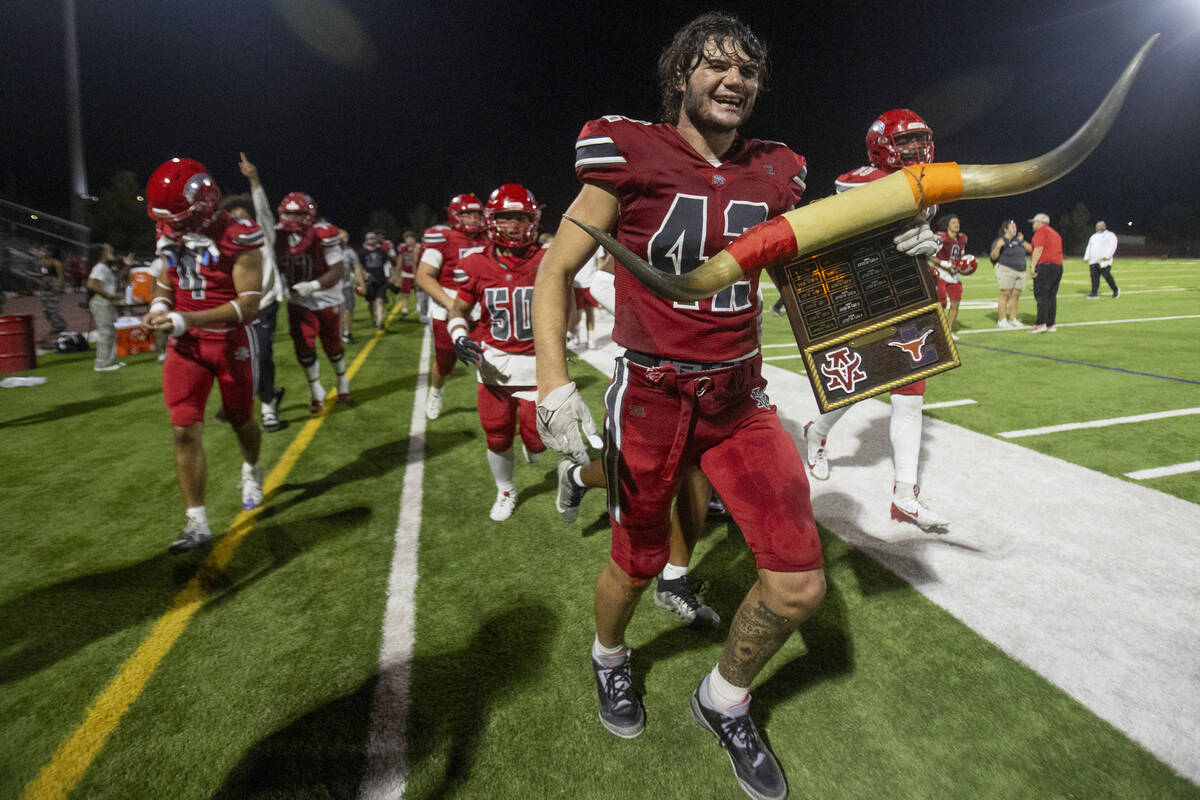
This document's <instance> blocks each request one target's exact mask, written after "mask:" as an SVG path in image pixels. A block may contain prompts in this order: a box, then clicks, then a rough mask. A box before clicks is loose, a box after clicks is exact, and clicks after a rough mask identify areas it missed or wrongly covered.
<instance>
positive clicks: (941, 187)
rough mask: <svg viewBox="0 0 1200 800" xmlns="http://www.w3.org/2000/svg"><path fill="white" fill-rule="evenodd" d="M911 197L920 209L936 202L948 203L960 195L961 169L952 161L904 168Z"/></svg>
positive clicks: (961, 187) (961, 188)
mask: <svg viewBox="0 0 1200 800" xmlns="http://www.w3.org/2000/svg"><path fill="white" fill-rule="evenodd" d="M904 177H906V178H908V185H909V188H910V189H912V193H913V199H914V200H916V201H917V205H918V206H919V207H920V208H921V210H922V211H924V210H925V209H927V208H929V207H930V206H935V205H937V204H938V203H949V202H951V201H952V200H958V199H960V198H961V197H962V191H963V185H962V170H960V169H959V168H958V164H957V163H956V162H954V161H943V162H940V163H937V164H921V165H916V164H914V165H912V166H909V167H905V168H904Z"/></svg>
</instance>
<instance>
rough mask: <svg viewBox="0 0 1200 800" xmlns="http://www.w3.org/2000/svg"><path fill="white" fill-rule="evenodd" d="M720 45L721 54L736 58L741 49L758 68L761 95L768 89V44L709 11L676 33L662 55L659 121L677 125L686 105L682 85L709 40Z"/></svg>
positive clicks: (734, 21)
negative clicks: (681, 82)
mask: <svg viewBox="0 0 1200 800" xmlns="http://www.w3.org/2000/svg"><path fill="white" fill-rule="evenodd" d="M710 39H711V40H712V41H713V42H714V43H716V45H717V47H718V48H719V49H720V51H721V53H723V54H724V55H726V56H728V57H731V58H734V57H737V56H738V50H739V48H740V49H741V50H742V52H744V53H745V54H746V56H747V57H748V58H749V59H750V63H751V64H753V65H754V66H755V67H757V69H758V93H759V94H762V93H764V92H765V91H766V89H767V67H768V64H767V44H766V42H764V41H763V40H762V39H760V38H759V37H758V35H757V34H755V33H754V31H752V30H750V26H749V25H747V24H746V23H744V22H742V21H741V20H740V19H738V18H737V17H735V16H733V15H732V14H725V13H722V12H720V11H709V12H708V13H706V14H701V15H700V16H698V17H696V18H695V19H693V20H692V21H691V22H689V23H688V24H687V25H684V26H683V27H682V28H680V29H679V31H678V32H676V34H675V38H673V39H672V40H671V43H670V44H669V45H667V46H666V47H664V48H663V51H662V53H661V54H659V56H658V88H659V92H660V94H661V95H662V104H661V106H659V118H660V119H661V121H663V122H671V123H673V122H675V121H676V120H677V119H678V118H679V109H680V107H681V106H682V105H683V89H681V88H680V86H679V83H680V80H681V79H682V80H683V81H684V82H686V81H687V78H688V76H689V75H691V74H692V70H694V69H695V68H696V66H697V65H699V63H700V60H701V59H702V58H703V57H704V46H705V45H706V44H707V43H708V41H709V40H710Z"/></svg>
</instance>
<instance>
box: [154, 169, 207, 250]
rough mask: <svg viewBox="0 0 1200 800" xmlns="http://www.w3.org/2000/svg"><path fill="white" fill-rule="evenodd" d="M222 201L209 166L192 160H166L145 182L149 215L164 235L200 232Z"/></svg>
mask: <svg viewBox="0 0 1200 800" xmlns="http://www.w3.org/2000/svg"><path fill="white" fill-rule="evenodd" d="M220 200H221V190H220V189H219V188H217V184H216V182H215V181H213V179H212V176H210V175H209V174H208V167H206V166H204V165H203V164H201V163H200V162H199V161H195V160H194V159H191V158H172V159H171V160H170V161H164V162H163V163H162V164H159V165H158V169H156V170H154V174H152V175H151V176H150V180H149V181H148V182H147V183H146V215H147V216H148V217H150V219H152V220H154V221H155V222H157V223H158V226H157V227H158V228H159V230H160V232H162V233H175V234H177V233H183V232H185V231H195V230H198V229H199V228H200V227H201V226H202V225H203V224H204V223H206V222H208V220H210V219H212V217H213V214H215V213H216V211H217V203H218V202H220Z"/></svg>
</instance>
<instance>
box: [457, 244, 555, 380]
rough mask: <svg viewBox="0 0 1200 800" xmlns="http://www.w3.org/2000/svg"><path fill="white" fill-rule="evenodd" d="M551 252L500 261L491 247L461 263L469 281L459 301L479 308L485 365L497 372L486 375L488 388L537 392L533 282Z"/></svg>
mask: <svg viewBox="0 0 1200 800" xmlns="http://www.w3.org/2000/svg"><path fill="white" fill-rule="evenodd" d="M544 255H546V251H545V250H544V249H542V248H541V247H538V246H536V245H534V246H532V247H530V248H528V249H527V250H526V251H525V252H524V253H523V254H522V255H519V256H500V255H499V254H497V253H496V246H495V245H494V244H492V243H491V242H488V244H487V246H486V247H485V248H484V251H483V252H482V253H472V254H471V255H469V256H467V257H466V258H464V259H463V260H462V261H461V262H459V269H460V270H461V272H462V274H463V276H464V280H463V281H462V282H461V283H459V284H458V297H459V299H461V300H464V301H465V302H467V303H469V304H472V305H474V304H476V303H478V304H479V305H480V306H481V307H482V308H481V313H482V316H481V318H480V325H481V327H482V328H483V337H482V343H483V346H484V359H485V360H486V361H487V362H488V363H489V364H490V365H491V366H492V367H494V368H495V369H480V370H479V371H478V373H479V380H480V381H481V382H482V383H500V384H505V385H508V386H536V385H537V370H536V369H535V363H534V354H533V314H532V309H533V282H534V279H535V278H537V270H538V265H539V264H541V263H542V257H543V256H544Z"/></svg>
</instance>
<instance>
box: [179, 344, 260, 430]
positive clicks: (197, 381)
mask: <svg viewBox="0 0 1200 800" xmlns="http://www.w3.org/2000/svg"><path fill="white" fill-rule="evenodd" d="M255 350H256V345H255V342H254V337H252V336H249V335H247V333H246V328H245V327H240V328H235V329H233V330H231V331H230V332H229V333H228V334H226V335H225V336H222V337H220V338H212V339H207V338H205V339H200V338H197V337H195V336H191V335H189V334H184V335H183V336H173V337H171V338H170V339H168V340H167V359H166V361H165V362H164V363H163V372H162V385H163V400H164V401H166V404H167V410H168V412H170V415H171V424H172V425H177V426H179V427H186V426H188V425H191V424H193V423H196V422H203V421H204V406H205V404H206V403H207V402H208V395H209V392H211V391H212V385H213V381H214V380H216V382H217V387H218V388H219V389H220V391H221V403H222V404H223V405H224V407H225V419H226V420H228V421H229V424H230V425H232V426H233V427H235V428H240V427H241V426H242V424H243V423H245V422H246V420H248V419H250V418H251V416H252V415H253V404H254V387H255V384H256V381H257V378H258V376H257V374H256V364H257V361H258V359H257V358H255Z"/></svg>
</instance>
